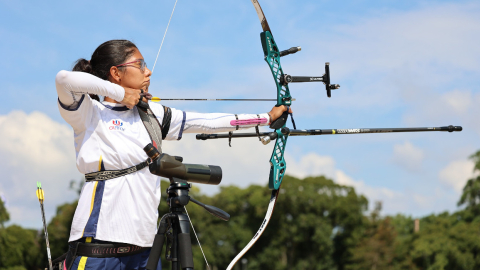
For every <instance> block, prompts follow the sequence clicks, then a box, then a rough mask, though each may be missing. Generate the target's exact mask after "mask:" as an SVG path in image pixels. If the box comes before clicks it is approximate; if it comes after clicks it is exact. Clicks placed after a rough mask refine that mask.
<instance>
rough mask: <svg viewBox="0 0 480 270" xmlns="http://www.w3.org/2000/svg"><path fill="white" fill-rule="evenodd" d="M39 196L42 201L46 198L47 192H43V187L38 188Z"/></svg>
mask: <svg viewBox="0 0 480 270" xmlns="http://www.w3.org/2000/svg"><path fill="white" fill-rule="evenodd" d="M37 198H38V199H39V200H41V201H43V200H45V194H44V193H43V189H37Z"/></svg>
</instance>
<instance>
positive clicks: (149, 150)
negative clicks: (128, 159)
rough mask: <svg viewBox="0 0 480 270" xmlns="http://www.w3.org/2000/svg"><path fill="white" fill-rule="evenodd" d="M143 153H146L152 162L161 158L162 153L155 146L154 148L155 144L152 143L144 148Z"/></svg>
mask: <svg viewBox="0 0 480 270" xmlns="http://www.w3.org/2000/svg"><path fill="white" fill-rule="evenodd" d="M143 151H145V153H146V154H147V156H148V157H149V158H150V159H151V160H156V159H157V158H158V157H159V156H160V152H159V151H158V149H157V148H155V146H153V144H151V143H149V144H147V145H146V146H145V147H144V148H143Z"/></svg>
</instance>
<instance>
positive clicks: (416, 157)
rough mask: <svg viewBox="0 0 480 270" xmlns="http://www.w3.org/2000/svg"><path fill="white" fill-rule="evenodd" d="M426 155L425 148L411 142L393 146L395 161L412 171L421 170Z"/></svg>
mask: <svg viewBox="0 0 480 270" xmlns="http://www.w3.org/2000/svg"><path fill="white" fill-rule="evenodd" d="M424 157H425V154H424V153H423V150H422V149H420V148H418V147H416V146H414V145H413V144H412V143H410V142H405V143H404V144H396V145H394V146H393V162H394V163H395V164H397V165H399V166H401V167H403V168H404V169H406V170H408V171H410V172H415V171H419V170H420V169H421V168H422V161H423V159H424Z"/></svg>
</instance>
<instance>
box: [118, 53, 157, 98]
mask: <svg viewBox="0 0 480 270" xmlns="http://www.w3.org/2000/svg"><path fill="white" fill-rule="evenodd" d="M142 62H144V59H143V56H142V54H141V53H140V51H139V50H138V49H135V52H134V53H133V54H132V55H131V56H130V57H129V58H127V60H126V61H125V63H124V64H122V65H119V66H117V67H112V69H111V72H110V73H111V75H112V76H111V77H112V79H113V82H115V83H117V84H119V85H120V86H123V87H128V88H133V89H143V90H144V91H146V92H148V87H149V86H150V76H151V75H152V71H151V70H150V69H148V68H147V66H146V64H145V65H144V66H143V65H142ZM115 68H116V70H115ZM142 69H143V71H142Z"/></svg>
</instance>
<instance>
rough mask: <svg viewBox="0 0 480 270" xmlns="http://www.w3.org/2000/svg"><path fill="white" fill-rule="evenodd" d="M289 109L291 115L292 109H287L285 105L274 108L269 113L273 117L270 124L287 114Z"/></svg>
mask: <svg viewBox="0 0 480 270" xmlns="http://www.w3.org/2000/svg"><path fill="white" fill-rule="evenodd" d="M287 108H289V109H288V112H289V113H292V112H293V111H292V107H287V106H285V105H281V106H278V107H273V108H272V110H271V111H270V112H269V113H268V114H269V115H270V117H271V119H270V123H271V122H273V121H275V120H277V119H278V118H279V117H280V116H282V114H283V112H285V111H286V110H287Z"/></svg>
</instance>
